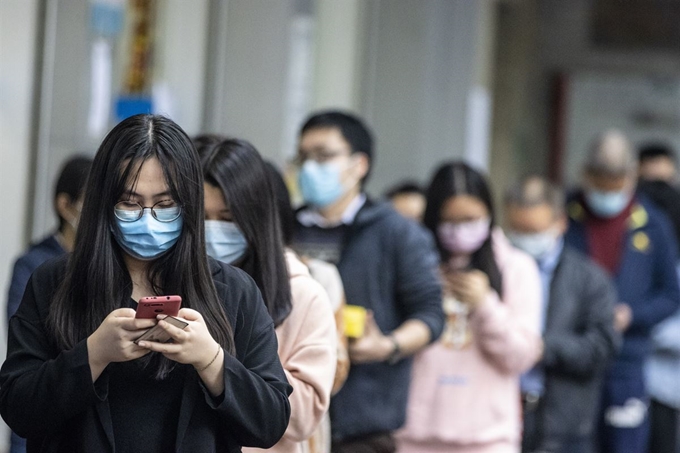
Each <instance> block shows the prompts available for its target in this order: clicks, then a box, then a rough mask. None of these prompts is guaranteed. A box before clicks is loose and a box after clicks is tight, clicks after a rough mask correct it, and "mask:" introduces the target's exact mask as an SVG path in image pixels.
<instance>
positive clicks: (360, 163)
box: [293, 111, 444, 453]
mask: <svg viewBox="0 0 680 453" xmlns="http://www.w3.org/2000/svg"><path fill="white" fill-rule="evenodd" d="M372 153H373V141H372V137H371V134H370V133H369V131H368V129H367V128H366V126H365V125H364V124H363V123H362V121H361V120H359V119H358V118H356V117H355V116H353V115H349V114H347V113H343V112H337V111H330V112H322V113H319V114H316V115H313V116H312V117H311V118H309V119H308V120H307V122H306V123H305V125H304V126H303V127H302V131H301V133H300V143H299V153H298V160H299V164H300V172H299V185H300V190H301V192H302V195H303V197H304V199H305V201H306V202H307V203H308V205H307V207H305V208H303V209H302V210H300V211H299V212H298V213H297V216H296V221H297V225H296V231H295V234H294V239H293V246H294V248H296V249H297V250H298V252H300V253H301V254H303V255H307V256H311V257H314V258H320V259H323V260H326V261H329V262H333V263H335V264H337V266H338V270H339V271H340V276H341V278H342V281H343V284H344V286H345V295H346V299H347V303H348V304H350V305H359V306H362V307H365V308H366V309H367V310H368V317H367V320H366V326H365V331H364V335H363V336H362V337H361V338H358V339H355V340H352V341H351V342H350V344H349V355H350V360H351V362H352V366H351V368H350V372H349V376H348V378H347V381H346V382H345V385H344V386H343V388H342V389H341V390H340V391H339V392H338V394H337V395H335V397H334V398H333V400H332V401H331V409H330V413H331V421H332V425H331V426H332V436H333V447H332V451H333V453H345V452H347V453H350V452H351V453H364V452H365V453H378V452H385V453H389V452H393V451H394V450H395V445H394V440H393V438H392V432H393V431H394V430H396V429H398V428H399V427H401V426H402V425H403V423H404V419H405V416H406V402H407V398H408V384H409V379H410V377H409V374H410V371H411V359H410V356H411V355H412V354H414V353H415V352H417V351H419V350H420V349H422V348H423V347H425V346H426V345H427V344H429V343H430V342H432V341H434V340H436V339H437V338H438V337H439V335H440V334H441V331H442V329H443V325H444V313H443V310H442V302H441V286H440V283H439V279H438V277H437V273H436V269H437V263H438V257H437V254H436V252H435V249H434V243H433V241H432V238H431V237H430V236H429V235H428V234H427V233H426V231H425V230H424V229H423V228H421V227H420V226H419V225H417V224H416V223H415V222H412V221H409V220H407V219H405V218H404V217H402V216H400V215H399V214H397V212H396V211H394V210H393V209H392V208H391V207H390V206H389V205H388V204H387V203H374V202H373V201H371V200H369V199H368V197H367V196H366V195H365V193H364V192H363V183H364V181H365V179H366V177H367V175H368V173H369V170H370V166H371V158H372Z"/></svg>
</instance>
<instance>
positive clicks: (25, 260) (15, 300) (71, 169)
mask: <svg viewBox="0 0 680 453" xmlns="http://www.w3.org/2000/svg"><path fill="white" fill-rule="evenodd" d="M91 165H92V158H90V157H85V156H76V157H73V158H71V159H69V160H68V161H66V163H64V165H63V167H62V169H61V172H60V173H59V178H58V179H57V184H56V186H55V188H54V211H55V212H56V214H57V218H58V220H59V226H58V227H57V231H56V232H54V233H53V234H50V235H49V236H47V237H46V238H44V239H42V240H41V241H40V242H38V243H36V244H34V245H32V246H31V247H30V248H29V249H28V250H27V251H26V253H24V254H23V255H21V256H20V257H19V258H18V259H17V260H16V262H15V263H14V270H13V272H12V278H11V282H10V286H9V294H8V296H7V320H9V318H11V317H12V315H14V313H15V312H16V311H17V308H19V304H20V303H21V298H22V297H23V295H24V290H25V289H26V284H27V283H28V279H29V278H30V276H31V274H32V273H33V271H34V270H35V269H36V268H37V267H38V266H40V265H41V264H42V263H44V262H45V261H47V260H49V259H50V258H55V257H57V256H61V255H63V254H64V253H68V252H70V251H71V250H72V249H73V243H74V242H75V238H76V229H77V227H78V219H79V218H80V209H81V206H82V204H83V190H84V189H85V182H86V181H87V175H88V173H89V172H90V166H91ZM25 451H26V440H25V439H23V438H21V437H19V436H18V435H16V434H14V433H12V436H11V447H10V452H11V453H21V452H25Z"/></svg>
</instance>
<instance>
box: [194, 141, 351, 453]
mask: <svg viewBox="0 0 680 453" xmlns="http://www.w3.org/2000/svg"><path fill="white" fill-rule="evenodd" d="M198 142H199V143H197V144H198V150H199V154H200V156H201V163H202V166H203V175H204V177H205V192H204V193H205V207H206V209H205V212H206V222H205V226H206V244H207V247H208V253H209V254H210V255H211V256H212V257H213V258H215V259H218V260H221V261H224V262H227V263H230V264H233V265H235V266H237V267H239V268H241V269H243V270H245V271H246V272H248V274H250V276H251V277H253V279H254V280H255V282H256V283H257V285H258V286H259V287H260V290H261V291H262V296H263V298H264V302H265V304H266V306H267V309H268V310H269V314H270V315H271V317H272V319H273V320H274V324H275V325H276V336H277V338H278V341H279V347H278V352H279V358H280V360H281V364H282V365H283V368H284V370H285V371H286V377H287V378H288V382H290V384H291V385H292V387H293V393H292V394H291V396H290V406H291V415H290V424H289V426H288V429H287V430H286V433H285V434H284V436H283V438H282V439H281V440H280V441H279V443H277V444H276V445H275V446H274V447H273V448H272V449H271V451H272V452H277V453H302V452H308V451H309V450H308V448H309V447H310V445H309V443H308V442H307V440H308V439H309V438H310V436H312V435H313V434H314V432H315V431H316V429H317V427H318V426H319V424H320V423H321V421H322V420H323V417H324V415H325V413H326V412H327V410H328V406H329V404H330V396H331V390H332V387H333V382H334V378H335V368H336V360H337V359H336V354H337V346H336V341H337V335H336V331H335V318H334V314H333V310H332V308H331V304H330V301H329V300H328V295H327V294H326V292H325V290H324V289H323V288H322V287H321V285H320V284H319V283H317V282H316V281H315V280H314V279H313V278H312V277H311V275H310V274H309V271H308V270H307V268H306V266H305V265H304V264H302V262H301V261H300V260H299V259H298V258H297V256H296V255H295V254H294V253H293V252H292V251H290V250H286V249H285V247H284V243H283V239H282V234H281V224H280V221H279V212H278V207H277V198H276V194H275V192H274V189H273V187H272V185H271V181H270V177H269V173H268V170H267V167H266V165H265V163H264V161H263V160H262V158H261V157H260V154H259V153H258V152H257V150H256V149H255V148H254V147H253V146H252V145H251V144H250V143H248V142H247V141H245V140H239V139H226V140H222V141H215V140H213V141H211V140H209V139H206V138H205V137H203V138H201V139H200V140H198ZM252 451H253V450H251V449H244V452H252Z"/></svg>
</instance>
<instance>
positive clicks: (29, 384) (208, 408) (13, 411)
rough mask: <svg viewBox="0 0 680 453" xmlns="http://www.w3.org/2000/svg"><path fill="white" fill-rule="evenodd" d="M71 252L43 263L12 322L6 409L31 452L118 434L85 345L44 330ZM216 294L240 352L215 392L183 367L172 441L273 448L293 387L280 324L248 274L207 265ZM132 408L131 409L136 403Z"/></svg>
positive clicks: (104, 384)
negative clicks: (62, 342)
mask: <svg viewBox="0 0 680 453" xmlns="http://www.w3.org/2000/svg"><path fill="white" fill-rule="evenodd" d="M66 262H67V260H66V258H65V257H64V258H60V259H57V260H53V261H50V262H48V263H46V264H45V265H43V266H41V267H39V268H38V269H37V270H36V271H35V273H34V274H33V276H32V277H31V280H30V281H29V283H28V286H27V288H26V292H25V294H24V298H23V301H22V303H21V306H20V307H19V310H18V311H17V313H16V315H15V316H14V317H13V318H12V319H11V320H10V324H9V342H8V353H7V360H6V361H5V363H4V365H3V366H2V370H0V413H1V414H2V417H3V418H4V419H5V421H6V422H7V424H8V425H9V426H10V427H11V428H12V430H14V431H15V432H16V433H17V434H19V435H20V436H22V437H26V438H27V439H28V444H27V445H28V451H29V452H38V451H39V452H67V451H68V452H78V451H82V452H95V451H96V452H110V451H113V450H114V444H115V442H114V434H113V432H114V431H113V426H112V423H111V414H110V409H109V402H108V400H107V398H106V397H107V390H108V374H107V371H106V370H105V371H104V373H102V375H101V376H100V377H99V379H98V380H97V381H96V383H95V384H93V383H92V377H91V372H90V367H89V364H88V355H87V343H86V340H82V341H81V342H80V343H78V344H77V345H76V346H75V347H74V348H73V349H71V350H67V351H60V350H58V349H57V348H56V347H55V345H54V342H53V341H52V340H51V338H49V336H48V335H47V332H46V329H45V319H46V317H47V313H48V310H49V303H50V300H51V299H52V297H53V295H54V293H55V291H56V289H57V287H58V285H59V284H60V282H61V280H62V278H63V275H64V271H65V266H66ZM210 265H211V270H212V274H213V279H214V281H215V286H216V288H217V293H218V296H219V299H220V300H221V301H223V303H224V308H225V311H226V313H227V316H228V318H229V320H230V321H231V323H232V326H233V328H234V337H235V338H234V339H235V344H236V356H235V357H234V356H231V355H229V354H225V359H224V386H225V391H224V394H223V395H222V396H221V397H220V398H213V397H212V396H211V395H210V393H209V392H208V391H207V389H206V388H205V387H204V386H203V385H202V382H201V381H200V378H199V376H198V373H196V371H195V370H194V369H193V367H191V366H189V365H178V366H180V367H186V369H185V370H184V371H185V373H186V384H185V386H184V388H183V390H182V393H181V395H169V397H173V398H180V399H181V403H180V412H179V420H178V422H177V431H176V432H177V435H176V440H175V445H176V451H178V452H180V451H182V452H217V451H219V452H239V451H241V448H240V447H241V446H246V445H247V446H256V447H262V448H267V447H270V446H272V445H274V444H275V443H276V442H277V441H278V440H279V439H280V438H281V436H282V435H283V433H284V432H285V430H286V427H287V426H288V419H289V417H290V405H289V402H288V395H289V394H290V392H291V390H292V388H291V387H290V386H289V385H288V382H287V380H286V377H285V374H284V372H283V368H282V367H281V364H280V362H279V359H278V355H277V341H276V334H275V332H274V324H273V322H272V320H271V318H270V317H269V315H268V313H267V311H266V308H265V306H264V303H263V302H262V298H261V296H260V293H259V291H258V289H257V286H256V285H255V283H254V282H253V281H252V279H250V277H248V276H247V275H246V274H245V273H244V272H242V271H239V270H237V269H235V268H233V267H231V266H228V265H226V264H223V263H218V262H217V261H214V260H211V262H210ZM133 409H134V408H131V410H133Z"/></svg>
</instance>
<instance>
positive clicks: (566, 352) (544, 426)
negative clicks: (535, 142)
mask: <svg viewBox="0 0 680 453" xmlns="http://www.w3.org/2000/svg"><path fill="white" fill-rule="evenodd" d="M505 217H506V221H507V227H508V228H507V236H508V238H509V239H510V241H511V242H512V243H513V244H514V245H515V246H516V247H518V248H519V249H521V250H523V251H525V252H527V253H528V254H529V255H531V256H532V257H533V258H534V259H535V260H536V263H537V264H538V268H539V271H540V275H541V283H542V286H543V307H542V317H541V330H542V333H543V342H544V350H543V356H542V358H541V360H540V362H539V363H538V364H537V365H536V366H535V367H534V368H533V369H532V370H531V371H529V372H527V373H526V374H524V375H523V376H522V377H521V380H520V387H521V391H522V402H523V409H524V410H523V414H524V436H523V441H522V452H523V453H537V452H550V453H592V452H593V451H594V438H593V436H594V426H595V425H596V422H597V411H598V407H599V399H600V392H601V388H602V383H603V379H604V372H605V370H606V365H607V363H609V361H610V360H611V358H612V357H613V355H614V354H615V352H616V350H617V347H618V346H619V342H620V336H619V334H618V332H616V330H615V329H614V320H613V318H614V304H615V303H616V290H615V288H614V285H613V284H612V282H611V280H610V278H609V276H608V275H607V274H606V273H605V271H604V270H603V269H602V268H600V267H599V266H597V265H596V264H594V263H593V262H592V261H591V260H589V259H588V258H587V257H586V256H585V255H583V254H582V253H580V252H578V251H576V250H574V249H573V248H571V247H568V246H565V245H564V239H563V236H564V233H565V231H566V229H567V216H566V212H565V206H564V194H563V193H562V191H561V190H560V189H559V188H557V187H556V186H554V185H553V184H551V183H550V182H548V181H546V180H545V179H542V178H540V177H538V176H530V177H527V178H525V179H524V180H522V181H521V182H520V183H518V184H516V185H515V186H513V187H512V188H510V190H508V192H507V193H506V196H505Z"/></svg>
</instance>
